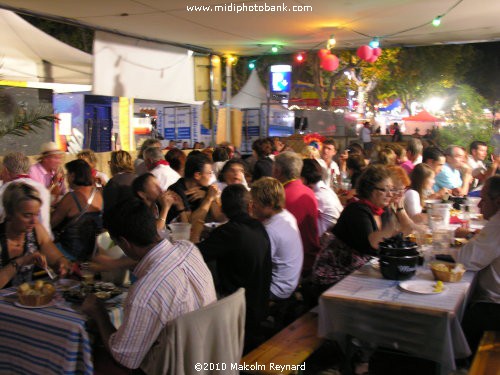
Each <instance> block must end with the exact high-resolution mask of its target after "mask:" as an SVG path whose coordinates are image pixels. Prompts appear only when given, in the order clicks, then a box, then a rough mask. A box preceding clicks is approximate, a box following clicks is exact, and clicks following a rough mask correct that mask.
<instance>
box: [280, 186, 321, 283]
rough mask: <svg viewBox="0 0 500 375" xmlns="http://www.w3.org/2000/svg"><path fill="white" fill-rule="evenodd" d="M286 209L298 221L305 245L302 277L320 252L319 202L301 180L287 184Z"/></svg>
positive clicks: (306, 273) (308, 270)
mask: <svg viewBox="0 0 500 375" xmlns="http://www.w3.org/2000/svg"><path fill="white" fill-rule="evenodd" d="M285 208H286V209H287V210H288V211H290V213H291V214H292V215H293V216H295V218H296V219H297V224H298V226H299V230H300V236H301V238H302V244H303V245H304V266H303V269H302V275H303V276H307V275H308V273H309V272H310V271H311V269H312V266H313V263H314V260H315V258H316V254H317V253H318V251H319V248H320V245H319V234H318V215H319V214H318V201H317V199H316V196H315V195H314V192H313V191H312V190H311V189H309V188H308V187H307V186H305V185H304V184H303V183H302V182H301V181H300V180H294V181H291V182H289V183H287V184H285Z"/></svg>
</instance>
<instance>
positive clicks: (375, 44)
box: [369, 38, 380, 48]
mask: <svg viewBox="0 0 500 375" xmlns="http://www.w3.org/2000/svg"><path fill="white" fill-rule="evenodd" d="M369 44H370V47H372V48H378V46H379V45H380V42H379V40H378V38H373V39H372V40H371V42H370V43H369Z"/></svg>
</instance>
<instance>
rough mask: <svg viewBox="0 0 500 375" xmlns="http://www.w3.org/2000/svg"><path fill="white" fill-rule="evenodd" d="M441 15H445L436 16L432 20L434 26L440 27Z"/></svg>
mask: <svg viewBox="0 0 500 375" xmlns="http://www.w3.org/2000/svg"><path fill="white" fill-rule="evenodd" d="M441 17H443V16H437V17H436V18H434V19H433V20H432V26H434V27H438V26H439V25H441Z"/></svg>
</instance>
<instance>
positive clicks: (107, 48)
mask: <svg viewBox="0 0 500 375" xmlns="http://www.w3.org/2000/svg"><path fill="white" fill-rule="evenodd" d="M93 92H94V94H97V95H109V96H125V97H131V98H140V99H153V100H162V101H169V102H179V103H195V100H194V63H193V57H192V53H191V51H189V50H187V49H184V48H179V47H173V46H169V45H166V44H159V43H154V42H146V41H143V40H139V39H134V38H127V37H123V36H119V35H114V34H110V33H105V32H102V31H96V33H95V38H94V90H93Z"/></svg>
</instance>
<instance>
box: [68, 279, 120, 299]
mask: <svg viewBox="0 0 500 375" xmlns="http://www.w3.org/2000/svg"><path fill="white" fill-rule="evenodd" d="M89 294H95V296H96V297H97V298H99V299H102V300H108V299H110V298H113V297H116V296H118V295H120V294H122V290H121V289H120V288H118V287H117V286H116V285H115V284H113V283H105V282H102V281H97V282H95V283H93V284H91V285H89V284H87V283H85V282H82V283H81V284H80V286H79V287H77V288H72V289H69V290H66V291H63V297H64V299H66V300H67V301H69V302H73V303H82V302H83V300H84V299H85V297H87V295H89Z"/></svg>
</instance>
